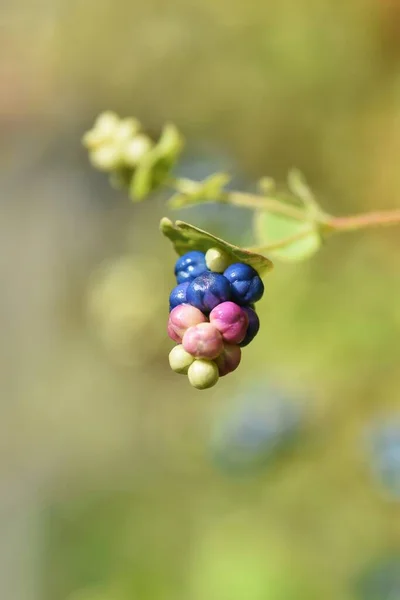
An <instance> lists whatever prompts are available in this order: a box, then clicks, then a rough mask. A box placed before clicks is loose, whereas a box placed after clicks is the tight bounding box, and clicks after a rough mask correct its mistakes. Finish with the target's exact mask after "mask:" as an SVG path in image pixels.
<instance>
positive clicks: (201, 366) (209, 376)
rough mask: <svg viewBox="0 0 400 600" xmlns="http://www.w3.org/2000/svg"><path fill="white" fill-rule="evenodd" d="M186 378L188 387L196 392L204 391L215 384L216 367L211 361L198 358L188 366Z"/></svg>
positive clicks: (217, 377)
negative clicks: (190, 386) (193, 388)
mask: <svg viewBox="0 0 400 600" xmlns="http://www.w3.org/2000/svg"><path fill="white" fill-rule="evenodd" d="M188 378H189V383H190V385H192V386H193V387H195V388H197V389H198V390H206V389H208V388H211V387H213V386H214V385H215V384H216V383H217V381H218V379H219V374H218V367H217V365H216V364H215V362H214V361H212V360H206V359H205V358H198V359H196V360H195V361H194V362H193V363H192V364H191V365H190V367H189V370H188Z"/></svg>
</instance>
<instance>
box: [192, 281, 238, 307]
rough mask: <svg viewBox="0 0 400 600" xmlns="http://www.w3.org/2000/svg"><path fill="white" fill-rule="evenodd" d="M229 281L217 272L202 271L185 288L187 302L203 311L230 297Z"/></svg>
mask: <svg viewBox="0 0 400 600" xmlns="http://www.w3.org/2000/svg"><path fill="white" fill-rule="evenodd" d="M231 293H232V291H231V286H230V283H229V281H228V280H227V279H226V278H225V277H224V276H223V275H220V274H219V273H211V272H208V273H204V274H203V275H200V277H196V279H194V280H193V281H192V282H191V283H190V284H189V287H188V288H187V302H188V303H189V304H191V305H192V306H195V307H196V308H198V309H199V310H201V311H202V312H203V313H209V312H210V311H212V309H213V308H215V307H216V306H218V304H221V302H227V301H228V300H230V299H231Z"/></svg>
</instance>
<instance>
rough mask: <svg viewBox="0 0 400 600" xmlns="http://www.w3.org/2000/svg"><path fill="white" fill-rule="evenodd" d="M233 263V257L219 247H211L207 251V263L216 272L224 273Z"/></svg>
mask: <svg viewBox="0 0 400 600" xmlns="http://www.w3.org/2000/svg"><path fill="white" fill-rule="evenodd" d="M231 263H232V260H231V258H230V257H229V256H228V254H226V252H223V251H222V250H219V249H218V248H210V249H209V250H208V251H207V252H206V265H207V268H208V269H210V271H213V272H214V273H223V272H224V271H225V269H227V268H228V267H229V265H230V264H231Z"/></svg>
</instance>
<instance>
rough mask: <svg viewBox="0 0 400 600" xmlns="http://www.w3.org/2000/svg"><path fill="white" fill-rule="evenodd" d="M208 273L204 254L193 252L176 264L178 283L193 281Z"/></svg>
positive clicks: (182, 257) (185, 255) (179, 259)
mask: <svg viewBox="0 0 400 600" xmlns="http://www.w3.org/2000/svg"><path fill="white" fill-rule="evenodd" d="M206 271H208V269H207V265H206V259H205V255H204V252H199V251H198V250H193V251H192V252H187V253H186V254H184V255H183V256H181V257H180V258H178V260H177V261H176V263H175V275H176V280H177V282H178V283H183V282H185V281H189V282H190V281H193V279H196V277H199V275H202V274H203V273H205V272H206Z"/></svg>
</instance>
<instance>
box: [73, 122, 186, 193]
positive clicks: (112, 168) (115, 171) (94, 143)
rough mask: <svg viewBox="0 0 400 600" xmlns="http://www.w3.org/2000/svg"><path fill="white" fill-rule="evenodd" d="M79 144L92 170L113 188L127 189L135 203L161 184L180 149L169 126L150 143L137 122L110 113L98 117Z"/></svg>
mask: <svg viewBox="0 0 400 600" xmlns="http://www.w3.org/2000/svg"><path fill="white" fill-rule="evenodd" d="M82 141H83V144H84V146H85V147H86V148H87V149H88V151H89V158H90V161H91V163H92V164H93V166H94V167H95V168H96V169H99V170H100V171H104V172H106V173H109V174H110V176H111V181H112V183H113V184H114V185H115V186H116V187H120V188H128V189H129V191H130V194H131V196H132V198H133V199H136V200H141V199H143V198H145V197H146V196H147V195H148V194H149V193H150V192H152V191H153V190H155V189H156V188H157V187H158V186H159V185H161V184H162V183H163V181H164V180H165V179H166V177H167V176H168V174H169V171H170V170H171V168H172V166H173V165H174V164H175V162H176V160H177V158H178V156H179V154H180V152H181V149H182V146H183V140H182V138H181V136H180V134H179V132H178V131H177V130H176V128H175V127H174V126H173V125H166V126H165V128H164V130H163V132H162V134H161V137H160V139H159V140H158V142H154V141H153V140H152V139H151V138H150V137H149V136H148V135H146V134H145V133H143V131H142V128H141V124H140V123H139V121H138V120H137V119H133V118H126V119H121V118H120V117H118V115H116V114H115V113H113V112H110V111H107V112H104V113H102V114H101V115H99V117H98V118H97V120H96V122H95V124H94V126H93V128H92V129H91V130H90V131H88V132H87V133H86V134H85V135H84V137H83V140H82Z"/></svg>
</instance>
